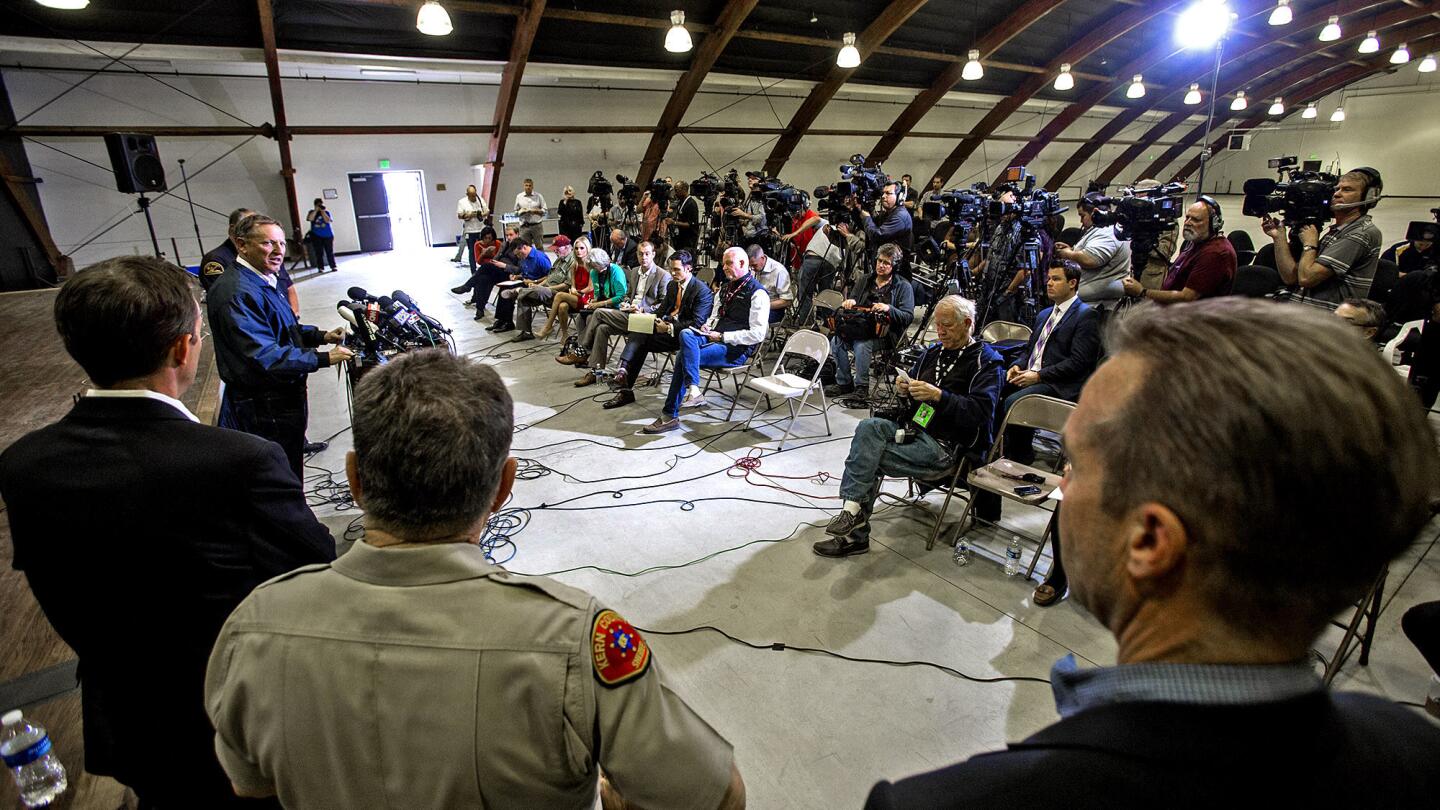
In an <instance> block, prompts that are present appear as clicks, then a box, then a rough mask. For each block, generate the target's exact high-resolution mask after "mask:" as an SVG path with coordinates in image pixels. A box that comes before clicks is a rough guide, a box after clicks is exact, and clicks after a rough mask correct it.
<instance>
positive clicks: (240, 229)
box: [235, 214, 285, 240]
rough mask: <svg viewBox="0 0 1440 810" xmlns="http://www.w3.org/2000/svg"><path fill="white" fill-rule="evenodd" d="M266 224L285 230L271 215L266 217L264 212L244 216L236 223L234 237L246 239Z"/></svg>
mask: <svg viewBox="0 0 1440 810" xmlns="http://www.w3.org/2000/svg"><path fill="white" fill-rule="evenodd" d="M266 225H274V226H276V227H278V228H280V230H281V231H284V230H285V228H284V227H282V226H281V225H280V223H279V222H278V221H276V220H275V219H273V218H271V217H267V216H265V215H264V214H251V215H250V216H248V217H244V218H242V219H241V220H240V221H239V222H238V223H236V225H235V238H236V239H242V240H248V239H249V238H250V237H252V236H254V235H255V232H256V231H258V230H260V229H261V228H263V227H265V226H266Z"/></svg>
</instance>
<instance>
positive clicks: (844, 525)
mask: <svg viewBox="0 0 1440 810" xmlns="http://www.w3.org/2000/svg"><path fill="white" fill-rule="evenodd" d="M868 522H869V521H868V520H866V519H865V513H864V512H861V513H859V514H854V515H852V514H850V513H849V512H848V511H847V510H844V509H841V510H840V514H838V515H836V516H835V517H833V518H830V524H829V525H828V526H826V527H825V533H826V534H830V535H834V536H836V537H844V536H845V535H847V534H849V533H851V532H853V531H855V530H856V529H858V528H860V527H861V526H864V525H865V524H866V523H868Z"/></svg>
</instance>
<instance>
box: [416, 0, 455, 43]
mask: <svg viewBox="0 0 1440 810" xmlns="http://www.w3.org/2000/svg"><path fill="white" fill-rule="evenodd" d="M415 27H416V28H418V29H419V30H420V33H422V34H428V35H430V36H432V37H443V36H445V35H446V34H448V33H450V32H451V31H454V30H455V26H453V25H451V24H450V12H448V11H446V10H445V7H444V6H442V5H440V4H439V3H437V2H435V0H426V3H425V5H423V6H421V7H420V13H419V14H418V15H417V16H416V17H415Z"/></svg>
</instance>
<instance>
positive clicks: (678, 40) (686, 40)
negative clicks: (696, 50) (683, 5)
mask: <svg viewBox="0 0 1440 810" xmlns="http://www.w3.org/2000/svg"><path fill="white" fill-rule="evenodd" d="M693 47H695V43H694V42H692V41H691V40H690V32H689V31H686V30H685V12H683V11H680V10H679V9H676V10H675V11H672V12H670V30H669V31H666V32H665V50H667V51H669V52H670V53H689V52H690V49H691V48H693Z"/></svg>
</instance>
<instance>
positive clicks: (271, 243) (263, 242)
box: [255, 239, 285, 250]
mask: <svg viewBox="0 0 1440 810" xmlns="http://www.w3.org/2000/svg"><path fill="white" fill-rule="evenodd" d="M255 244H257V245H259V246H260V247H263V248H271V247H274V248H279V249H281V250H284V249H285V240H284V239H281V240H279V241H278V242H277V241H276V240H274V239H260V240H258V241H256V242H255Z"/></svg>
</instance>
